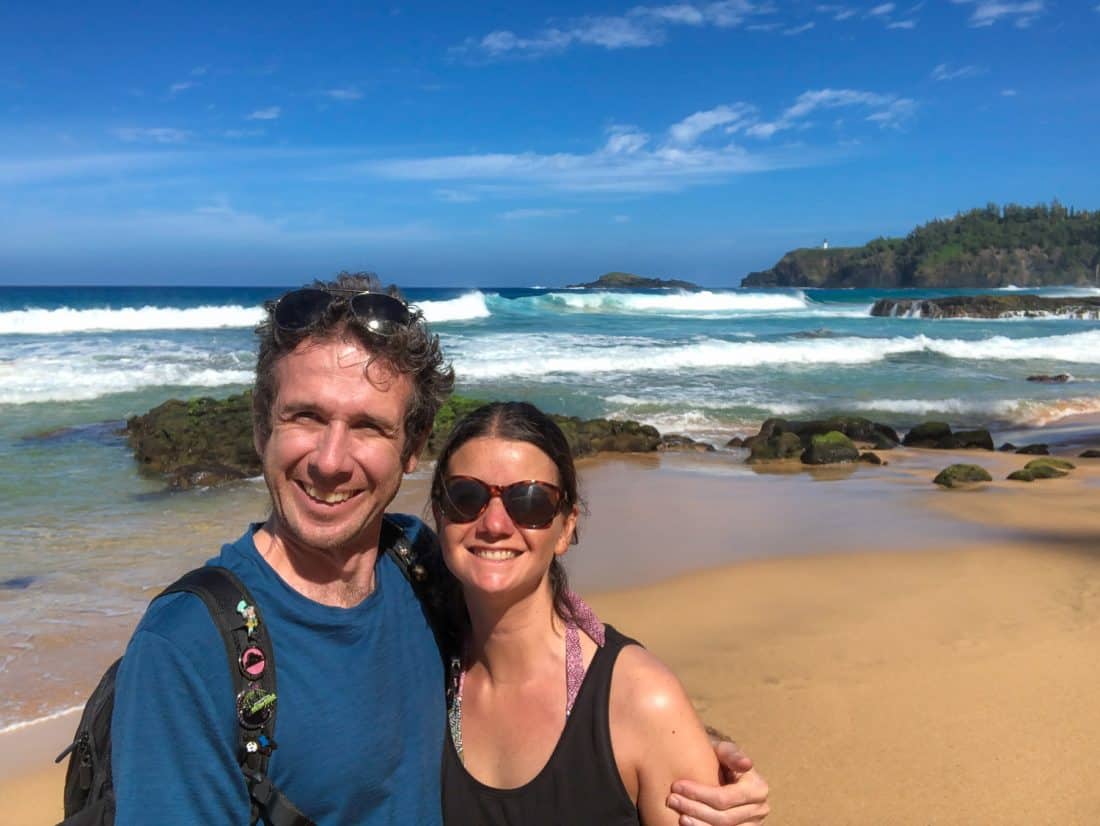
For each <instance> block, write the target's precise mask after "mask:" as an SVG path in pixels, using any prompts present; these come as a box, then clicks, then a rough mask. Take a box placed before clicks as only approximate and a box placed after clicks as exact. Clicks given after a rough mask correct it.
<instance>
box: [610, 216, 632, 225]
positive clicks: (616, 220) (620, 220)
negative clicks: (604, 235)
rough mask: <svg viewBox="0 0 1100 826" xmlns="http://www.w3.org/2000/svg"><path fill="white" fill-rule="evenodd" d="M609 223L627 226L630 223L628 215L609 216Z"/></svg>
mask: <svg viewBox="0 0 1100 826" xmlns="http://www.w3.org/2000/svg"><path fill="white" fill-rule="evenodd" d="M611 223H613V224H629V223H630V216H629V215H612V216H611Z"/></svg>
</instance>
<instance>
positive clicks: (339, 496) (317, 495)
mask: <svg viewBox="0 0 1100 826" xmlns="http://www.w3.org/2000/svg"><path fill="white" fill-rule="evenodd" d="M304 487H305V489H306V493H308V494H309V496H310V498H311V499H316V500H318V501H319V502H325V503H326V504H329V505H338V504H340V503H341V502H347V501H348V500H349V499H351V497H352V494H351V493H348V492H346V491H335V490H334V491H332V492H331V493H321V491H319V490H317V488H315V487H313V485H305V486H304Z"/></svg>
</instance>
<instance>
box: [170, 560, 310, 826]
mask: <svg viewBox="0 0 1100 826" xmlns="http://www.w3.org/2000/svg"><path fill="white" fill-rule="evenodd" d="M181 592H185V593H190V594H194V595H195V596H197V597H198V598H199V599H201V600H202V601H203V603H205V605H206V609H207V610H208V611H209V612H210V617H211V618H212V619H213V620H214V625H215V626H216V627H217V629H218V633H219V634H220V635H221V638H222V643H223V644H224V645H225V656H226V660H227V664H228V667H229V674H230V679H231V680H232V683H233V696H234V703H235V706H236V711H237V760H238V761H239V762H240V764H241V770H242V772H244V776H245V782H246V783H247V784H248V792H249V797H250V799H251V801H252V820H251V823H253V824H255V823H257V822H258V821H259V820H260V819H261V818H262V819H263V820H264V822H265V823H267V824H269V826H314V824H313V821H311V820H310V819H309V818H308V817H306V816H305V815H304V814H302V813H301V812H300V811H299V810H298V809H297V807H295V806H294V804H293V803H291V802H290V801H289V800H288V799H287V798H286V796H285V795H284V794H283V793H282V792H281V791H279V790H278V789H277V788H276V787H275V786H274V785H273V784H272V783H271V780H270V779H269V778H268V777H267V764H268V760H269V758H270V757H271V752H272V750H274V749H275V748H276V745H277V744H276V742H275V711H276V704H277V699H278V697H277V694H276V690H275V689H276V683H275V649H274V648H273V647H272V645H271V638H270V637H269V636H268V633H267V627H266V625H265V624H264V622H263V617H262V615H261V614H260V607H259V606H258V605H257V604H256V601H255V600H254V599H253V598H252V594H251V593H249V591H248V588H246V587H245V585H244V583H243V582H241V581H240V580H239V579H238V578H237V576H236V575H235V574H234V573H233V572H232V571H230V570H229V569H228V568H222V567H218V566H210V565H208V566H205V567H203V568H196V569H194V570H193V571H188V572H187V573H186V574H184V575H183V576H182V577H180V578H179V579H178V580H176V581H175V582H174V583H172V584H171V585H169V586H168V587H167V588H165V589H164V591H162V592H161V594H160V596H164V595H165V594H174V593H181Z"/></svg>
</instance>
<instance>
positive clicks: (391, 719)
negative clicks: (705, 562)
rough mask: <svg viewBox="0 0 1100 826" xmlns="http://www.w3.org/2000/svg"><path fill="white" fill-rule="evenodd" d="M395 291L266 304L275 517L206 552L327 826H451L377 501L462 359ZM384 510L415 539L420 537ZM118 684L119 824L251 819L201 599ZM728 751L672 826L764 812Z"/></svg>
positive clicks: (258, 396)
mask: <svg viewBox="0 0 1100 826" xmlns="http://www.w3.org/2000/svg"><path fill="white" fill-rule="evenodd" d="M395 295H396V293H395V291H393V290H392V288H391V290H390V291H383V290H382V289H381V288H380V286H379V284H378V282H377V280H376V279H375V278H374V277H373V276H361V275H349V274H346V273H345V274H341V276H340V277H338V278H337V279H336V280H335V281H334V282H331V283H328V284H317V285H315V287H313V288H307V289H302V290H295V291H292V292H290V293H288V294H287V295H285V296H284V297H283V298H281V299H280V300H279V301H278V302H275V303H274V304H272V305H269V307H268V308H267V309H268V315H267V319H266V321H265V322H264V323H263V324H262V325H261V326H260V327H259V328H258V330H257V332H258V335H259V337H260V348H259V355H258V359H257V365H256V383H255V388H254V392H253V416H254V431H255V443H256V450H257V451H258V453H259V455H260V457H261V459H262V464H263V473H264V480H265V481H266V483H267V487H268V490H269V492H270V494H271V501H272V511H271V515H270V517H269V518H268V520H267V521H266V522H264V523H263V524H256V525H252V526H250V527H249V528H248V530H247V531H245V533H244V535H243V536H242V537H241V538H240V539H238V540H237V541H236V542H234V543H232V544H227V545H225V546H223V548H222V551H221V554H220V555H219V556H218V557H216V558H215V559H214V560H212V562H213V563H215V564H218V565H222V566H225V567H227V568H229V569H230V570H232V571H233V572H234V573H236V574H237V576H238V577H239V578H240V579H241V580H242V582H244V583H245V584H246V585H247V587H248V588H249V590H250V591H251V593H252V595H253V596H254V597H255V600H256V602H257V604H258V605H259V607H260V610H261V612H262V615H263V622H264V625H265V627H266V630H267V632H268V634H269V636H270V639H271V644H272V646H273V651H272V652H271V653H272V655H273V659H274V661H275V663H277V668H278V672H277V673H278V700H277V702H278V717H277V731H276V736H277V740H278V743H277V746H278V747H277V748H275V749H274V751H273V753H272V756H271V759H270V763H269V766H268V777H270V778H271V780H272V782H273V783H274V784H275V785H276V786H277V787H278V788H279V789H281V790H282V792H283V793H284V794H285V795H286V797H287V798H289V800H291V801H292V802H293V803H294V804H296V805H297V807H298V808H299V809H301V810H302V812H304V813H305V814H306V815H307V816H308V817H310V818H311V819H312V820H313V821H315V822H316V823H318V824H321V825H322V826H324V825H326V824H332V826H344V824H355V823H370V824H382V823H417V824H420V823H425V824H437V823H439V822H440V809H439V795H440V786H439V774H440V755H441V753H442V752H441V749H442V743H443V736H444V731H445V707H444V690H443V687H444V675H443V666H442V662H441V660H440V657H439V653H438V650H437V648H436V642H435V638H434V636H433V633H432V629H431V628H430V627H429V624H428V621H427V620H426V618H425V614H424V612H423V611H422V610H421V607H420V605H419V603H418V601H417V599H416V597H415V596H414V594H413V591H412V588H411V586H410V585H409V583H408V582H407V580H406V579H405V578H404V577H403V575H402V574H401V572H400V570H399V569H398V567H397V564H396V563H395V562H394V561H393V560H392V559H391V558H390V557H389V556H386V555H385V554H384V553H383V549H382V548H381V547H380V545H381V543H382V525H383V515H384V513H385V509H386V507H387V506H388V505H389V504H390V502H391V501H392V500H393V497H394V496H395V495H396V493H397V490H398V487H399V486H400V484H401V480H402V477H403V474H405V473H409V472H411V471H412V470H413V469H414V468H415V467H416V464H417V457H418V455H419V453H420V451H421V449H422V448H423V446H424V444H425V442H426V440H427V438H428V435H429V434H430V432H431V427H432V423H433V420H434V418H435V414H436V411H437V410H438V409H439V406H440V404H441V403H442V401H443V400H444V398H445V397H446V395H447V394H448V393H449V392H450V390H451V387H452V385H453V371H451V370H450V368H449V367H447V366H445V365H444V363H443V356H442V353H441V352H440V348H439V341H438V338H437V337H435V336H432V335H431V334H430V333H429V332H428V330H427V328H426V327H425V325H424V323H423V319H422V318H421V316H420V314H419V313H417V312H414V311H410V310H409V309H408V308H407V307H406V306H405V305H404V303H403V302H401V301H400V300H399V299H398V298H396V297H395ZM391 519H393V520H394V521H396V522H398V524H400V526H401V527H402V528H403V529H404V530H405V532H406V534H407V535H408V536H410V537H411V538H414V539H415V538H416V537H417V536H418V535H419V534H420V532H423V531H427V530H428V529H427V528H426V527H425V526H424V525H423V523H421V522H420V521H419V520H417V519H415V518H413V517H401V516H392V517H391ZM116 692H117V693H116V699H115V711H114V719H113V724H112V740H113V746H112V760H113V774H114V778H115V790H116V797H117V816H116V822H117V823H118V824H120V826H129V824H145V823H157V824H174V823H181V824H183V823H187V824H192V823H204V824H222V823H225V824H230V823H233V824H240V823H247V822H248V821H249V817H250V801H249V796H248V791H247V789H246V786H245V783H244V780H243V778H242V775H241V771H240V768H239V766H238V762H237V755H236V748H237V729H238V721H237V716H236V715H237V710H236V709H235V708H234V705H233V703H231V702H227V697H229V696H230V695H231V693H232V689H231V680H230V675H229V674H228V673H227V668H226V657H225V653H224V649H223V646H222V642H221V638H220V636H219V634H218V632H217V630H216V628H215V626H214V623H213V621H212V619H211V618H210V616H209V613H208V612H207V609H206V608H205V606H204V605H203V604H202V602H201V601H200V600H199V599H198V598H196V597H194V596H193V595H191V594H173V595H170V596H166V597H164V598H162V599H159V600H156V601H155V602H154V603H153V604H152V606H151V607H150V609H149V610H148V611H147V613H146V615H145V617H144V618H143V619H142V621H141V623H140V624H139V625H138V627H137V629H136V631H135V632H134V636H133V638H132V639H131V641H130V644H129V647H128V648H127V651H126V655H125V657H124V658H123V661H122V666H121V668H120V671H119V674H118V681H117V689H116ZM719 755H720V757H722V759H723V762H724V763H725V764H726V765H727V766H728V768H729V770H730V771H731V772H742V773H746V774H744V775H743V776H741V777H740V779H739V780H738V781H737V782H734V783H732V784H730V785H727V786H723V787H699V786H697V785H696V784H683V787H682V788H677V789H676V790H675V791H676V792H677V793H676V794H673V795H672V796H671V797H670V805H674V806H675V807H676V808H678V810H679V811H682V812H684V815H683V817H682V818H681V823H684V824H688V823H707V822H710V823H722V824H739V823H753V822H757V823H758V822H760V820H761V819H762V818H763V817H764V815H766V814H767V785H766V784H765V783H764V782H763V780H762V779H761V778H760V777H759V775H757V774H756V773H755V772H753V771H752V770H751V761H748V759H747V758H745V757H744V755H741V754H740V753H738V752H737V751H736V749H735V748H734V747H732V746H730V745H728V744H727V745H724V746H721V747H720V748H719ZM692 818H697V819H695V820H693V819H692Z"/></svg>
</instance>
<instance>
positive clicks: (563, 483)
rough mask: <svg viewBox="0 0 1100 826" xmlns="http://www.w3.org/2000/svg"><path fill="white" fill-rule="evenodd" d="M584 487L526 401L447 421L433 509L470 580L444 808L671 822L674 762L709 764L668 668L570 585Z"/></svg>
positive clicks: (476, 813)
mask: <svg viewBox="0 0 1100 826" xmlns="http://www.w3.org/2000/svg"><path fill="white" fill-rule="evenodd" d="M579 508H580V503H579V499H578V496H577V476H576V470H575V468H574V465H573V459H572V455H571V453H570V450H569V445H568V443H567V442H566V440H565V437H564V435H563V434H562V432H561V430H560V429H559V428H558V426H557V425H556V424H554V422H553V421H551V420H550V418H549V417H547V416H546V415H544V414H543V413H541V412H540V411H539V410H538V409H537V408H535V407H533V406H532V405H529V404H525V403H520V402H508V403H494V404H490V405H486V406H484V407H482V408H479V409H478V410H476V411H474V412H473V413H471V414H470V415H469V416H467V417H466V418H465V419H463V420H462V421H461V422H459V424H457V425H456V426H455V428H454V430H453V431H452V433H451V435H450V437H449V438H448V440H447V443H446V444H445V446H444V447H443V450H442V451H441V453H440V455H439V459H438V461H437V463H436V468H435V474H434V477H433V480H432V510H433V514H434V516H435V521H436V526H437V529H438V533H439V539H440V545H441V547H442V550H443V556H444V560H445V562H446V564H447V567H448V568H450V570H451V571H452V572H453V573H454V575H455V576H456V577H457V579H458V581H459V583H460V584H461V586H462V591H463V594H464V596H465V601H466V608H467V611H468V618H469V622H468V625H467V627H466V633H465V648H464V656H463V658H462V660H461V662H458V661H456V663H455V665H454V669H453V670H454V674H453V675H452V676H453V677H454V684H455V690H454V698H453V700H452V703H451V719H450V722H451V726H450V728H451V737H450V738H449V741H450V742H449V743H448V744H447V745H446V746H445V747H444V765H443V798H444V819H445V821H446V822H447V823H448V824H450V826H454V824H458V823H478V824H524V826H537V824H540V823H570V824H601V825H603V824H607V825H608V826H613V825H614V824H636V823H639V822H641V823H645V824H647V825H648V824H675V823H677V822H678V815H677V814H676V813H675V812H673V811H672V810H671V809H669V808H667V807H666V806H665V799H666V797H667V795H668V791H669V786H670V785H671V783H672V782H673V781H674V780H676V779H678V778H688V779H694V780H699V781H702V782H707V783H714V782H716V780H717V778H718V764H717V761H716V758H715V755H714V752H713V751H712V749H711V746H710V744H709V742H708V740H707V737H706V734H705V732H704V729H703V726H702V724H701V723H700V722H699V719H698V718H697V716H696V715H695V712H694V710H693V709H692V706H691V703H690V701H689V700H688V698H687V696H686V694H685V693H684V690H683V688H682V686H681V685H680V683H679V681H678V680H677V679H676V677H675V676H674V675H673V674H672V673H671V672H670V671H669V670H668V669H667V668H666V667H665V666H664V665H662V664H661V663H660V662H659V661H658V660H657V659H656V658H655V657H653V656H652V655H651V654H650V653H649V652H647V651H646V650H645V649H644V648H642V647H641V646H639V645H637V644H636V643H634V642H633V641H632V640H629V639H627V638H625V637H623V636H622V635H620V634H619V633H618V632H617V631H615V629H614V628H611V627H610V626H604V625H603V624H601V623H600V622H599V621H597V620H596V619H595V617H594V616H593V615H592V614H591V611H590V610H588V608H587V606H585V605H584V604H583V603H582V602H581V601H580V600H579V598H577V597H576V596H575V595H573V594H572V593H571V592H570V591H569V590H568V588H567V585H566V578H565V572H564V570H563V568H562V565H561V560H560V559H559V557H561V556H562V555H563V554H564V553H565V552H566V550H567V549H568V547H569V545H570V543H571V541H575V538H576V526H577V517H578V514H579Z"/></svg>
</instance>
